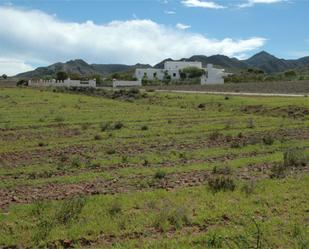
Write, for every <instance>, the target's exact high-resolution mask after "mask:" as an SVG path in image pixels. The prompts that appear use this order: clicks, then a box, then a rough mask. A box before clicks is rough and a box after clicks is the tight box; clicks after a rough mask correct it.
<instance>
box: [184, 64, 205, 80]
mask: <svg viewBox="0 0 309 249" xmlns="http://www.w3.org/2000/svg"><path fill="white" fill-rule="evenodd" d="M182 73H183V74H185V75H186V77H187V78H190V79H192V78H197V77H201V76H202V75H203V74H204V73H205V71H204V70H203V69H201V68H198V67H186V68H184V69H182Z"/></svg>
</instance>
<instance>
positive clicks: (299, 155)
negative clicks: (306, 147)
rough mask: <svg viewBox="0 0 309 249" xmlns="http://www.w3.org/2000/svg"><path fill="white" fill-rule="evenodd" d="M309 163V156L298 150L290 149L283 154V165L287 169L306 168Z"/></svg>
mask: <svg viewBox="0 0 309 249" xmlns="http://www.w3.org/2000/svg"><path fill="white" fill-rule="evenodd" d="M308 161H309V155H308V154H307V155H306V153H305V151H303V150H301V149H298V148H293V149H288V150H287V151H285V152H284V154H283V164H284V166H286V167H298V166H305V165H306V164H307V163H308Z"/></svg>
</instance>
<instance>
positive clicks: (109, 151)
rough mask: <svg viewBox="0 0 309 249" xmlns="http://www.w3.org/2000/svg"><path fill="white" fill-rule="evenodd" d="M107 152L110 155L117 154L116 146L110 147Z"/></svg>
mask: <svg viewBox="0 0 309 249" xmlns="http://www.w3.org/2000/svg"><path fill="white" fill-rule="evenodd" d="M106 153H107V154H108V155H114V154H116V150H115V149H114V148H109V149H107V151H106Z"/></svg>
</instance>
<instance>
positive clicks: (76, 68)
mask: <svg viewBox="0 0 309 249" xmlns="http://www.w3.org/2000/svg"><path fill="white" fill-rule="evenodd" d="M136 67H150V65H142V64H136V65H133V66H129V65H122V64H88V63H87V62H85V61H83V60H81V59H77V60H70V61H68V62H65V63H61V62H58V63H55V64H52V65H50V66H47V67H39V68H37V69H35V70H33V71H29V72H25V73H20V74H18V75H16V77H18V78H41V77H46V76H50V77H55V75H56V74H57V72H59V71H64V72H67V73H69V74H79V75H81V76H91V75H101V76H107V75H109V74H112V73H116V72H126V71H132V72H133V71H134V70H135V68H136Z"/></svg>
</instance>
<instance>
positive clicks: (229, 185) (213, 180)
mask: <svg viewBox="0 0 309 249" xmlns="http://www.w3.org/2000/svg"><path fill="white" fill-rule="evenodd" d="M207 183H208V186H209V188H210V189H211V190H212V191H213V192H219V191H234V190H235V188H236V184H235V183H234V180H233V178H232V177H230V176H222V175H219V176H210V177H209V178H208V180H207Z"/></svg>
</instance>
